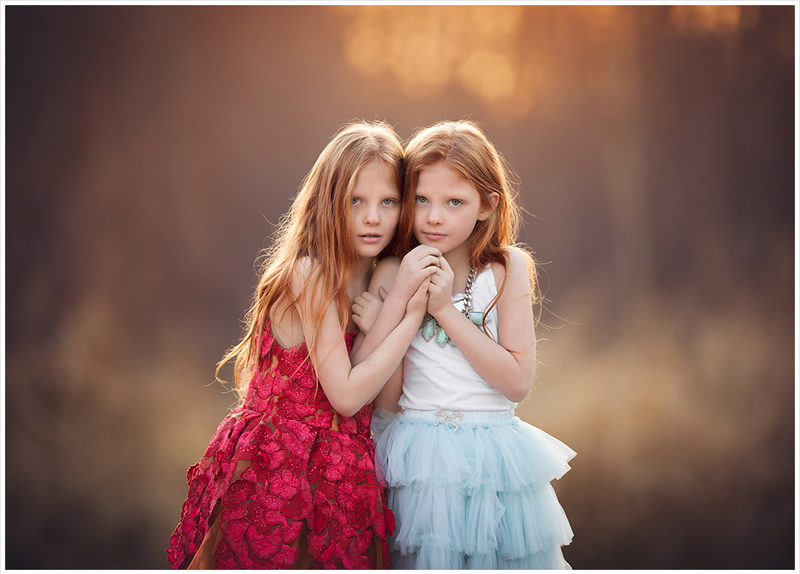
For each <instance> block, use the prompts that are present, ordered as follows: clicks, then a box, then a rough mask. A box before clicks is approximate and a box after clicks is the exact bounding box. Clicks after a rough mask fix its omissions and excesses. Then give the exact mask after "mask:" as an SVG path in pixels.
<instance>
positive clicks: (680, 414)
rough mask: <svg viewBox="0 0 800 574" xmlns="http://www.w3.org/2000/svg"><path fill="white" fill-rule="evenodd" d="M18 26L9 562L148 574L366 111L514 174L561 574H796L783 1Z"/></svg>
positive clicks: (385, 9) (196, 15)
mask: <svg viewBox="0 0 800 574" xmlns="http://www.w3.org/2000/svg"><path fill="white" fill-rule="evenodd" d="M4 9H5V15H6V20H5V25H6V29H5V34H6V35H5V42H6V43H5V52H4V53H5V58H6V84H5V85H6V116H5V118H6V125H5V126H4V129H5V137H6V145H7V147H6V164H5V165H6V173H5V174H4V176H5V178H6V180H5V181H6V197H5V201H6V221H5V222H4V226H5V227H4V232H5V234H6V246H7V248H6V253H5V259H4V265H5V271H6V275H5V276H6V293H7V301H6V316H5V317H3V320H4V322H5V329H6V333H7V339H6V364H5V365H4V367H5V377H6V379H5V380H6V389H5V391H6V400H7V402H6V412H5V413H4V416H5V425H6V445H4V447H5V450H4V455H5V457H6V467H5V468H6V493H5V496H6V498H5V507H4V509H3V511H4V512H5V519H6V525H7V526H8V528H7V529H6V530H5V532H4V536H5V537H6V539H5V542H6V556H7V564H6V565H7V566H8V567H9V568H33V569H60V568H72V569H88V568H119V569H131V568H166V566H167V561H166V554H165V551H164V550H165V548H166V546H167V543H168V538H169V535H170V534H171V532H172V529H173V528H174V527H175V524H176V523H177V520H178V517H179V512H180V505H181V503H182V502H183V499H184V497H185V495H186V475H185V472H186V469H187V468H188V467H189V465H191V464H193V463H194V462H196V461H197V460H198V459H199V457H200V456H201V455H202V452H203V450H204V448H205V446H206V445H207V443H208V440H209V439H210V437H211V434H212V433H213V431H214V429H215V428H216V425H217V424H218V423H219V421H220V419H221V418H222V416H224V414H225V413H226V412H228V410H229V409H230V408H231V406H232V405H233V404H234V402H235V397H234V395H233V394H231V393H229V392H227V391H226V389H225V388H224V387H222V386H220V385H219V384H217V383H216V382H215V381H214V366H215V364H216V362H217V361H218V360H219V358H220V357H221V356H222V354H223V351H224V350H225V349H226V348H228V347H229V346H230V345H232V344H233V343H234V342H235V341H236V340H237V338H238V337H239V335H240V329H241V323H240V321H241V318H242V315H243V312H244V309H245V308H246V307H247V306H248V302H249V298H250V296H251V291H252V289H253V288H254V286H255V283H256V277H255V274H254V270H253V262H254V260H255V258H256V256H257V254H258V251H259V249H261V248H262V247H264V246H266V245H268V244H269V236H270V233H271V231H272V226H271V224H274V223H275V222H277V221H278V219H279V218H280V216H281V214H282V213H284V212H285V211H286V209H287V208H288V206H289V204H290V201H291V197H292V195H293V194H294V193H295V192H296V190H297V188H298V186H299V184H300V182H301V180H302V178H303V176H304V175H305V174H306V173H307V171H308V170H309V169H310V167H311V165H312V164H313V162H314V160H315V159H316V157H317V155H318V153H319V152H320V150H321V149H322V148H323V146H324V145H325V143H326V142H327V141H328V139H329V138H330V137H331V135H332V134H333V133H334V132H335V131H336V130H337V129H338V128H339V127H340V126H341V125H342V124H343V123H345V122H346V121H348V120H350V119H353V118H359V117H360V118H366V119H386V120H388V121H389V122H390V123H392V125H394V126H395V128H396V129H397V131H398V133H399V134H400V135H401V137H403V138H408V137H410V136H411V134H412V133H413V132H414V130H415V129H417V128H419V127H422V126H426V125H429V124H432V123H434V122H436V121H439V120H443V119H459V118H470V119H473V120H475V121H478V122H479V123H480V124H481V125H482V126H483V127H484V128H485V130H486V133H487V134H488V136H489V138H490V139H491V140H492V141H493V142H494V143H495V144H496V145H497V147H498V149H499V150H500V151H501V152H502V153H503V155H504V157H505V158H506V159H507V160H508V162H509V163H510V165H511V166H512V168H513V169H514V171H515V173H516V175H517V178H518V180H519V182H520V202H521V204H522V207H523V208H524V209H525V210H526V215H525V220H524V225H523V227H522V232H521V237H520V239H521V240H522V241H525V242H526V243H528V244H529V245H530V246H531V247H532V249H533V250H534V251H535V253H536V256H537V259H538V261H539V262H540V274H541V281H542V287H543V290H544V295H545V297H546V303H545V307H544V309H543V312H542V322H541V324H540V325H539V326H538V335H539V338H540V341H539V346H538V350H539V351H538V352H539V365H538V367H537V379H536V382H535V385H534V389H533V391H532V393H531V394H530V396H529V397H528V398H527V399H526V400H525V401H524V402H523V403H522V404H521V405H520V407H519V409H518V413H519V414H520V416H521V417H523V418H524V419H525V420H527V421H529V422H531V423H532V424H535V425H537V426H539V427H541V428H542V429H544V430H545V431H547V432H549V433H550V434H552V435H554V436H556V437H558V438H559V439H561V440H563V441H564V442H565V443H567V444H568V445H570V446H571V447H573V448H574V449H575V450H576V451H578V456H577V457H576V458H575V459H574V461H573V465H572V466H573V469H572V471H571V472H569V473H568V474H567V475H566V476H565V477H564V478H563V479H562V480H560V481H558V482H557V483H556V485H555V487H556V490H557V492H558V494H559V498H560V500H561V502H562V503H563V505H564V507H565V509H566V512H567V514H568V516H569V518H570V521H571V523H572V525H573V529H574V530H575V540H574V542H573V544H572V545H571V546H569V547H567V548H566V549H565V556H566V557H567V559H568V561H569V562H570V563H571V564H572V565H573V567H575V568H579V569H609V568H610V569H627V568H634V569H669V568H680V569H683V568H693V569H694V568H711V569H733V568H736V569H739V568H758V569H771V568H782V569H790V568H792V567H793V565H794V562H793V561H794V556H795V538H796V534H797V533H796V532H795V531H794V504H793V501H794V497H795V496H796V477H795V476H794V469H795V466H794V465H795V462H794V461H795V458H794V457H795V453H796V448H795V441H796V437H795V436H794V420H795V405H796V399H797V395H796V382H795V380H794V353H795V343H796V341H795V340H794V324H793V316H792V312H793V309H794V305H795V303H796V285H795V284H794V278H795V276H794V272H795V271H794V269H795V268H794V264H795V257H796V254H795V251H794V249H795V248H794V225H795V220H794V217H795V213H796V209H797V190H796V188H795V181H794V166H795V157H796V150H795V149H794V132H793V125H792V122H791V118H792V117H794V115H793V114H794V113H795V103H796V102H795V94H794V86H795V79H794V69H795V61H796V60H795V59H796V48H795V37H794V17H795V16H794V10H795V9H796V8H795V7H794V6H766V5H762V6H755V5H749V4H747V5H736V6H726V5H709V6H690V5H680V6H624V5H618V6H594V5H589V6H571V5H564V6H544V5H543V6H539V5H524V6H523V5H514V6H488V5H485V6H473V5H470V6H449V5H448V6H444V5H443V6H428V5H415V6H388V5H387V6H369V5H364V6H312V5H305V6H228V5H217V6H212V5H200V6H182V5H164V6H116V5H115V6H4ZM223 376H224V377H226V378H230V376H231V374H230V372H229V371H228V372H223ZM43 548H44V549H46V551H43Z"/></svg>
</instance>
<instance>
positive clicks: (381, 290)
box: [378, 285, 388, 302]
mask: <svg viewBox="0 0 800 574" xmlns="http://www.w3.org/2000/svg"><path fill="white" fill-rule="evenodd" d="M386 295H388V293H386V289H384V288H383V285H381V286H380V287H378V296H379V297H380V298H381V302H383V301H385V300H386Z"/></svg>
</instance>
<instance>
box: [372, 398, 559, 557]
mask: <svg viewBox="0 0 800 574" xmlns="http://www.w3.org/2000/svg"><path fill="white" fill-rule="evenodd" d="M373 434H374V435H375V443H376V445H375V446H376V460H377V463H378V464H377V466H378V471H379V476H380V477H382V478H383V479H384V480H385V481H386V483H387V486H388V487H389V488H388V504H389V507H390V508H391V509H392V511H393V512H394V514H395V520H396V524H397V530H396V532H395V534H394V536H393V537H392V538H391V540H390V550H391V564H392V567H393V568H399V569H465V568H469V569H563V568H569V564H567V562H566V561H565V560H564V558H563V556H562V553H561V546H564V545H567V544H569V543H570V541H571V540H572V529H571V527H570V525H569V521H568V520H567V517H566V515H565V513H564V510H563V508H562V507H561V505H560V504H559V502H558V499H557V498H556V495H555V492H554V490H553V488H552V486H551V484H550V482H551V481H552V480H553V479H557V478H560V477H561V476H563V475H564V474H565V473H566V472H567V471H568V470H569V468H570V467H569V464H568V461H569V460H570V459H572V457H574V456H575V451H573V450H572V449H570V448H569V447H568V446H566V445H565V444H563V443H562V442H560V441H559V440H557V439H555V438H553V437H552V436H550V435H548V434H547V433H545V432H543V431H541V430H540V429H538V428H536V427H533V426H531V425H529V424H527V423H525V422H523V421H521V420H520V419H519V418H517V417H516V416H514V413H513V411H506V412H480V413H476V412H466V413H444V412H442V411H439V413H438V414H437V413H436V412H433V411H411V410H406V411H405V412H404V413H403V414H401V415H392V414H389V413H386V412H385V411H380V412H377V413H375V415H374V417H373Z"/></svg>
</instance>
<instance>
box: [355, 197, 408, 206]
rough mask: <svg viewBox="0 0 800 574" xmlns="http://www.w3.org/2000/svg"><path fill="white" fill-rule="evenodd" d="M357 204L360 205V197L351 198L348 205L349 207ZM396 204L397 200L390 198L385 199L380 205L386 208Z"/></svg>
mask: <svg viewBox="0 0 800 574" xmlns="http://www.w3.org/2000/svg"><path fill="white" fill-rule="evenodd" d="M359 203H361V198H360V197H354V198H352V199H351V200H350V204H351V205H358V204H359ZM396 203H397V200H396V199H394V198H391V197H387V198H386V199H384V200H382V201H381V204H382V205H385V206H387V207H388V206H390V205H395V204H396Z"/></svg>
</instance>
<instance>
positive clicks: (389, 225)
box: [167, 122, 436, 569]
mask: <svg viewBox="0 0 800 574" xmlns="http://www.w3.org/2000/svg"><path fill="white" fill-rule="evenodd" d="M402 158H403V150H402V146H401V144H400V142H399V140H398V138H397V135H396V134H395V133H394V131H393V130H392V128H391V127H389V126H388V125H386V124H383V123H362V122H359V123H355V124H350V125H348V126H346V127H345V128H343V129H342V130H340V131H339V132H338V133H337V134H336V135H335V136H334V138H333V140H332V141H331V142H330V143H329V144H328V145H327V146H326V148H325V149H324V150H323V152H322V154H321V155H320V156H319V158H318V159H317V161H316V163H315V164H314V167H313V168H312V169H311V171H310V172H309V174H308V175H307V176H306V178H305V180H304V182H303V185H302V186H301V189H300V191H299V192H298V194H297V196H296V197H295V200H294V203H293V205H292V207H291V210H290V212H289V213H288V214H287V215H286V216H285V217H284V219H283V220H282V223H281V226H280V228H279V230H278V233H277V235H276V239H275V241H274V243H273V246H272V247H271V248H270V249H269V250H268V252H267V253H266V256H265V260H264V265H263V268H262V273H261V279H260V281H259V284H258V287H257V289H256V292H255V295H254V300H253V304H252V306H251V308H250V309H249V311H248V313H247V316H246V324H247V327H246V335H245V336H244V337H243V338H242V340H241V341H240V342H239V344H238V345H236V346H235V347H233V348H232V349H231V350H230V351H229V352H228V354H227V355H226V356H224V357H223V358H222V360H221V361H220V364H219V365H218V368H217V372H218V373H219V368H220V367H221V366H222V365H224V364H225V363H226V362H228V361H229V360H231V359H234V360H235V376H236V382H235V385H236V388H237V390H238V391H239V392H240V394H241V395H243V401H242V404H241V405H240V406H239V407H237V408H235V409H234V410H233V411H232V412H231V413H230V414H229V415H228V416H227V417H225V419H224V420H223V421H222V423H221V424H220V425H219V428H218V429H217V431H216V433H215V434H214V437H213V438H212V440H211V443H210V444H209V446H208V449H207V450H206V452H205V455H204V456H203V458H202V460H201V461H200V462H199V463H197V464H195V465H193V466H192V467H191V468H189V471H188V474H187V478H188V483H189V494H188V497H187V499H186V501H185V502H184V504H183V508H182V511H181V519H180V523H179V524H178V526H177V528H176V529H175V532H174V533H173V535H172V537H171V538H170V547H169V548H168V550H167V553H168V556H169V561H170V563H171V564H172V567H173V568H237V569H245V568H247V569H249V568H268V569H273V568H276V569H277V568H301V569H309V568H335V569H351V568H372V569H375V568H383V567H388V560H387V544H386V537H387V535H389V534H391V531H392V530H393V528H394V518H393V516H392V513H391V511H390V510H389V509H388V508H387V507H386V505H385V498H384V491H383V489H382V487H381V486H380V485H379V484H378V481H377V480H376V477H375V467H374V446H373V443H372V440H371V438H370V434H369V433H370V420H371V417H372V404H371V403H372V400H373V399H374V397H375V396H376V395H377V393H378V392H379V391H380V390H381V388H382V387H383V385H384V383H385V382H386V380H387V379H388V378H389V376H390V375H391V374H392V373H393V372H394V370H395V369H396V367H397V366H398V365H399V363H400V361H401V359H402V357H403V353H404V351H405V349H406V348H407V347H408V344H409V342H410V341H411V339H412V338H413V337H414V334H415V333H416V331H417V328H418V327H419V324H420V321H421V320H422V318H423V316H424V313H425V306H426V298H427V295H426V291H427V284H428V283H427V282H428V280H427V279H426V277H427V276H428V275H429V274H430V273H432V272H433V270H434V269H435V264H436V258H435V257H431V258H430V259H427V260H426V259H423V260H421V261H420V263H419V265H418V266H417V268H416V269H415V270H414V273H415V277H417V278H418V280H419V288H418V289H417V291H416V294H415V296H414V297H412V299H411V300H410V301H409V304H408V313H407V315H406V318H405V319H404V320H403V321H402V322H401V323H400V324H399V325H398V326H397V328H396V329H394V330H393V331H392V332H391V333H390V334H389V336H388V337H386V338H385V339H384V340H383V341H382V343H381V344H380V345H379V346H378V347H377V348H376V349H375V350H374V352H372V353H371V354H370V355H369V356H368V358H367V359H366V360H364V361H363V362H361V363H360V364H359V365H357V366H355V367H353V366H352V365H351V363H350V357H349V353H350V351H351V349H352V346H353V342H354V339H355V336H356V329H355V323H354V321H353V317H352V315H351V311H350V309H351V301H352V299H353V298H355V297H356V296H357V295H358V294H360V293H362V292H363V291H365V290H366V288H367V285H368V283H369V280H370V276H371V273H372V269H373V267H374V263H375V260H376V258H378V257H381V256H383V255H386V254H392V253H396V243H395V241H394V235H395V231H396V230H397V226H398V223H399V222H400V219H401V207H400V205H401V201H400V199H401V196H400V194H401V189H402ZM404 223H405V224H406V225H408V224H410V217H404Z"/></svg>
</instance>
